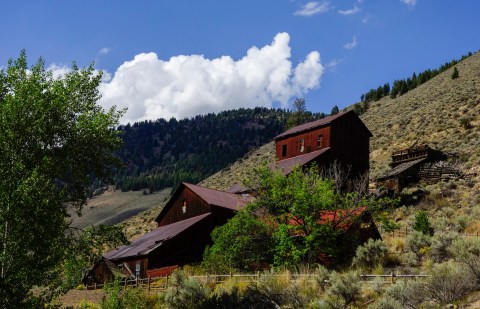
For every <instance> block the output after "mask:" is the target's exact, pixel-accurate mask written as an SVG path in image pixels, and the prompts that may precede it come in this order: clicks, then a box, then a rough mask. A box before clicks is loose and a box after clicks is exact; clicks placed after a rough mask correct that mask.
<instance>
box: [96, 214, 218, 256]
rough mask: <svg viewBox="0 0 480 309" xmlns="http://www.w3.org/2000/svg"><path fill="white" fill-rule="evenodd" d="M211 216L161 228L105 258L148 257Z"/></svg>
mask: <svg viewBox="0 0 480 309" xmlns="http://www.w3.org/2000/svg"><path fill="white" fill-rule="evenodd" d="M210 214H211V213H206V214H203V215H200V216H196V217H193V218H189V219H185V220H182V221H178V222H175V223H172V224H169V225H165V226H162V227H159V228H157V229H155V230H153V231H151V232H150V233H147V234H145V235H143V236H140V237H139V238H137V239H135V240H134V241H133V242H132V243H131V244H130V245H127V246H122V247H120V248H118V249H115V250H112V251H110V252H108V253H106V254H105V255H104V256H103V257H104V258H106V259H109V260H119V259H125V258H129V257H134V256H143V255H147V254H149V253H150V252H151V251H152V250H155V249H156V248H158V247H160V246H161V245H162V244H163V243H164V242H165V241H167V240H169V239H171V238H174V237H175V236H177V235H178V234H180V233H181V232H183V231H185V230H187V229H188V228H190V227H191V226H193V225H195V224H196V223H198V222H200V221H202V220H204V219H205V218H206V217H208V216H209V215H210Z"/></svg>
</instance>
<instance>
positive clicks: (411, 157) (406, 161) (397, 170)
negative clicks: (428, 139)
mask: <svg viewBox="0 0 480 309" xmlns="http://www.w3.org/2000/svg"><path fill="white" fill-rule="evenodd" d="M452 156H453V154H447V153H444V152H442V151H440V150H436V149H433V148H430V147H429V146H428V145H426V144H424V145H416V143H415V144H414V145H413V146H412V147H409V148H406V149H402V150H397V151H394V152H393V153H392V162H391V163H390V166H391V169H390V170H389V171H388V172H387V173H386V174H385V175H382V176H380V177H378V178H377V179H376V187H377V188H378V189H381V190H385V191H386V193H387V194H389V195H394V194H398V193H400V191H402V189H403V188H405V187H407V186H408V185H410V184H413V183H417V182H419V181H426V182H435V181H439V180H442V179H448V178H461V177H463V176H464V175H463V173H462V172H461V171H460V170H458V169H457V168H455V167H454V166H452V165H451V164H449V163H447V162H446V160H447V159H448V158H449V157H452Z"/></svg>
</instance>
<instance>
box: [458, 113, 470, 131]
mask: <svg viewBox="0 0 480 309" xmlns="http://www.w3.org/2000/svg"><path fill="white" fill-rule="evenodd" d="M471 121H472V118H470V117H468V116H465V117H461V118H460V119H458V122H459V123H460V125H461V126H462V128H464V129H465V130H467V129H470V128H471V127H472V124H471Z"/></svg>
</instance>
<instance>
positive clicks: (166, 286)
mask: <svg viewBox="0 0 480 309" xmlns="http://www.w3.org/2000/svg"><path fill="white" fill-rule="evenodd" d="M168 276H169V275H168V274H167V283H166V285H165V289H167V288H168Z"/></svg>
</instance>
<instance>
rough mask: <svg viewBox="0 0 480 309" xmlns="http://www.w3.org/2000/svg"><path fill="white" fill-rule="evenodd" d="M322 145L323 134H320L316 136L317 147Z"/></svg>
mask: <svg viewBox="0 0 480 309" xmlns="http://www.w3.org/2000/svg"><path fill="white" fill-rule="evenodd" d="M322 147H323V135H322V134H320V135H318V137H317V148H322Z"/></svg>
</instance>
